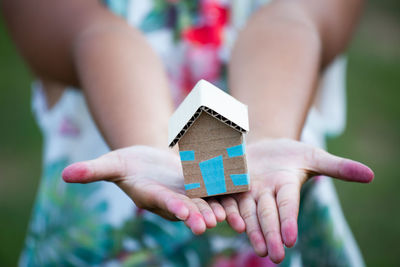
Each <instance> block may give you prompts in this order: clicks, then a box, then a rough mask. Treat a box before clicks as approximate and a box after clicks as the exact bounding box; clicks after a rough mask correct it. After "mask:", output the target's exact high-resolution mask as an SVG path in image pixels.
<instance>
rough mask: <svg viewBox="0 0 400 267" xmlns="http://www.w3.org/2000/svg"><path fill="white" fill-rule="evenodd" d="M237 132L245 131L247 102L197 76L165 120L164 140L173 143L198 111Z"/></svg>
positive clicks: (192, 121)
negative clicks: (169, 116)
mask: <svg viewBox="0 0 400 267" xmlns="http://www.w3.org/2000/svg"><path fill="white" fill-rule="evenodd" d="M203 111H204V112H207V113H208V114H210V115H211V116H213V117H214V118H216V119H218V120H220V121H221V122H222V123H224V124H226V125H228V126H230V127H232V128H233V129H236V130H238V131H240V132H243V133H245V132H248V131H249V119H248V109H247V106H246V105H244V104H243V103H241V102H239V101H238V100H236V99H235V98H233V97H232V96H230V95H229V94H227V93H225V92H224V91H222V90H221V89H219V88H218V87H216V86H214V85H212V84H211V83H209V82H207V81H205V80H200V81H199V82H198V83H197V84H196V86H195V87H194V88H193V90H192V91H191V92H190V93H189V95H188V96H187V97H186V98H185V100H184V101H183V102H182V103H181V105H180V106H179V107H178V109H177V110H176V111H175V112H174V114H173V115H172V116H171V118H170V120H169V125H168V144H169V146H170V147H173V146H174V145H175V144H176V143H177V142H178V141H179V139H180V138H181V137H182V136H183V135H184V134H185V132H186V131H187V130H188V129H189V127H190V126H191V125H192V124H193V123H194V121H195V120H196V119H197V118H198V117H199V116H200V114H201V112H203Z"/></svg>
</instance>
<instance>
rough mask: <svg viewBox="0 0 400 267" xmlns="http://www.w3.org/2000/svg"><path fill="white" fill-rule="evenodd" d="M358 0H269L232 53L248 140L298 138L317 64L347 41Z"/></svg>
mask: <svg viewBox="0 0 400 267" xmlns="http://www.w3.org/2000/svg"><path fill="white" fill-rule="evenodd" d="M362 2H363V1H362V0H350V1H347V0H335V1H314V0H300V1H292V0H289V1H279V0H277V1H274V2H272V3H271V4H270V5H267V6H265V7H264V8H262V9H261V10H259V11H258V12H257V13H256V14H255V15H254V16H253V18H252V19H251V20H250V21H249V23H248V25H247V26H246V27H245V29H244V30H243V32H242V33H241V34H240V35H239V39H238V42H237V44H236V46H235V48H234V51H233V54H232V61H231V64H230V75H229V79H230V80H229V82H230V88H231V91H232V94H233V95H235V96H236V97H237V98H239V99H241V100H242V101H243V102H245V103H247V104H248V105H249V112H250V123H251V127H250V128H251V132H250V136H249V137H250V139H253V140H254V139H260V138H263V137H287V138H292V139H299V138H300V134H301V131H302V128H303V124H304V121H305V118H306V115H307V113H308V109H309V107H310V105H311V103H312V100H313V97H314V94H315V88H316V85H317V83H318V80H319V76H320V73H321V71H322V70H323V68H324V67H325V66H326V65H327V64H329V63H330V62H331V61H332V60H333V59H334V58H335V57H336V55H338V54H340V53H342V52H343V50H344V49H345V47H346V45H347V44H348V42H349V40H350V37H351V34H352V32H353V30H354V27H355V24H356V22H357V20H358V17H359V15H360V12H361V7H362Z"/></svg>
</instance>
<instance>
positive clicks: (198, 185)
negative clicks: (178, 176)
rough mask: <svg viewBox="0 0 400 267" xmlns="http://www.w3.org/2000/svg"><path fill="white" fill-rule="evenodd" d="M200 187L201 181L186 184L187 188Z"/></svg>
mask: <svg viewBox="0 0 400 267" xmlns="http://www.w3.org/2000/svg"><path fill="white" fill-rule="evenodd" d="M199 187H200V183H192V184H185V190H192V189H196V188H199Z"/></svg>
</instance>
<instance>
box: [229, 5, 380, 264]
mask: <svg viewBox="0 0 400 267" xmlns="http://www.w3.org/2000/svg"><path fill="white" fill-rule="evenodd" d="M361 6H362V1H361V0H351V1H347V0H332V1H314V0H299V1H291V0H288V1H279V0H277V1H274V2H272V3H271V4H270V5H266V6H265V7H263V8H262V9H260V10H259V11H258V12H257V13H255V14H254V16H253V17H252V18H251V19H250V21H249V22H248V24H247V25H246V27H245V28H244V29H243V31H242V32H241V33H240V34H239V38H238V40H237V43H236V45H235V47H234V49H233V52H232V59H231V62H230V65H229V85H230V89H231V92H232V94H233V95H234V96H235V97H237V98H238V99H239V100H241V101H243V102H244V103H246V104H248V106H249V116H250V133H249V146H248V148H247V155H248V166H249V172H250V177H251V180H252V187H251V190H250V192H248V193H244V194H240V195H236V196H234V197H229V198H228V200H227V199H226V198H225V199H223V200H222V204H223V206H224V208H225V210H227V211H228V210H229V211H231V212H229V213H227V220H228V222H229V223H230V224H231V225H232V227H233V228H235V229H237V230H239V229H242V230H244V225H245V230H246V232H247V234H248V236H249V239H250V242H251V244H252V245H253V247H254V249H255V251H256V252H257V254H258V255H260V256H265V255H269V256H270V258H271V259H272V260H273V261H274V262H280V261H282V260H283V258H284V247H283V244H284V245H286V246H287V247H291V246H293V245H294V244H295V242H296V238H297V216H298V211H299V202H300V189H301V186H302V185H303V184H304V183H305V182H306V181H307V180H308V179H309V178H310V177H312V176H313V175H316V174H324V175H328V176H332V177H336V178H341V179H345V180H351V181H358V182H369V181H371V180H372V178H373V173H372V171H371V170H370V169H368V168H367V167H365V166H363V165H361V164H359V163H356V162H353V161H350V160H345V159H342V158H338V157H333V156H331V155H329V154H327V153H326V152H325V151H323V150H320V149H317V148H314V147H311V146H308V145H305V144H301V143H299V142H296V141H293V139H294V140H299V138H300V135H301V132H302V129H303V125H304V121H305V119H306V116H307V114H308V110H309V107H310V105H311V103H312V101H313V98H314V95H315V91H316V90H315V89H316V85H317V84H318V81H319V78H320V73H321V72H322V70H323V69H324V67H325V66H326V65H327V64H329V63H330V62H331V61H332V60H333V59H334V58H335V56H336V55H338V54H339V53H341V52H343V50H344V48H345V47H346V45H347V43H348V42H349V39H350V36H351V33H352V31H353V30H354V25H355V24H356V21H357V19H358V17H359V14H360V10H361ZM279 138H285V139H279ZM290 139H292V140H290ZM235 201H236V202H235ZM233 210H234V211H236V212H237V213H240V215H241V217H242V218H243V220H244V222H243V221H242V222H238V221H233V220H230V217H231V214H232V213H235V212H233Z"/></svg>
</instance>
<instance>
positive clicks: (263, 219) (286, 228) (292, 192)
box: [221, 139, 373, 262]
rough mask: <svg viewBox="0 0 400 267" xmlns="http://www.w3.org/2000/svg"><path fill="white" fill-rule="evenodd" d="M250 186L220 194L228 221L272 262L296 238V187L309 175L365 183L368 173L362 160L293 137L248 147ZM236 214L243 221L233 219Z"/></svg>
mask: <svg viewBox="0 0 400 267" xmlns="http://www.w3.org/2000/svg"><path fill="white" fill-rule="evenodd" d="M247 157H248V165H249V172H250V177H251V189H250V191H249V192H246V193H242V194H237V195H233V196H227V197H223V198H221V203H222V204H223V206H224V208H225V210H227V211H231V212H227V216H228V222H229V223H230V224H231V226H232V227H233V228H234V229H235V230H237V231H242V230H244V229H245V230H246V232H247V235H248V236H249V239H250V242H251V244H252V246H253V247H254V249H255V251H256V252H257V254H259V255H260V256H265V255H267V254H268V255H269V256H270V258H271V259H272V260H273V261H274V262H280V261H282V260H283V258H284V249H283V244H285V245H286V246H288V247H291V246H293V245H294V243H295V242H296V238H297V215H298V210H299V201H300V189H301V186H302V185H303V184H304V183H305V182H306V181H307V179H308V178H310V177H312V176H313V175H316V174H324V175H328V176H332V177H336V178H340V179H344V180H348V181H356V182H370V181H371V180H372V178H373V173H372V171H371V170H370V169H369V168H368V167H366V166H364V165H362V164H361V163H358V162H355V161H351V160H347V159H343V158H339V157H336V156H333V155H330V154H328V153H327V152H325V151H323V150H320V149H316V148H314V147H312V146H310V145H307V144H304V143H300V142H296V141H293V140H285V139H281V140H264V141H261V142H258V143H255V144H252V145H249V146H248V149H247ZM235 213H238V214H240V216H241V218H242V219H243V221H242V222H238V220H237V219H236V221H233V220H232V219H231V215H232V214H235Z"/></svg>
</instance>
